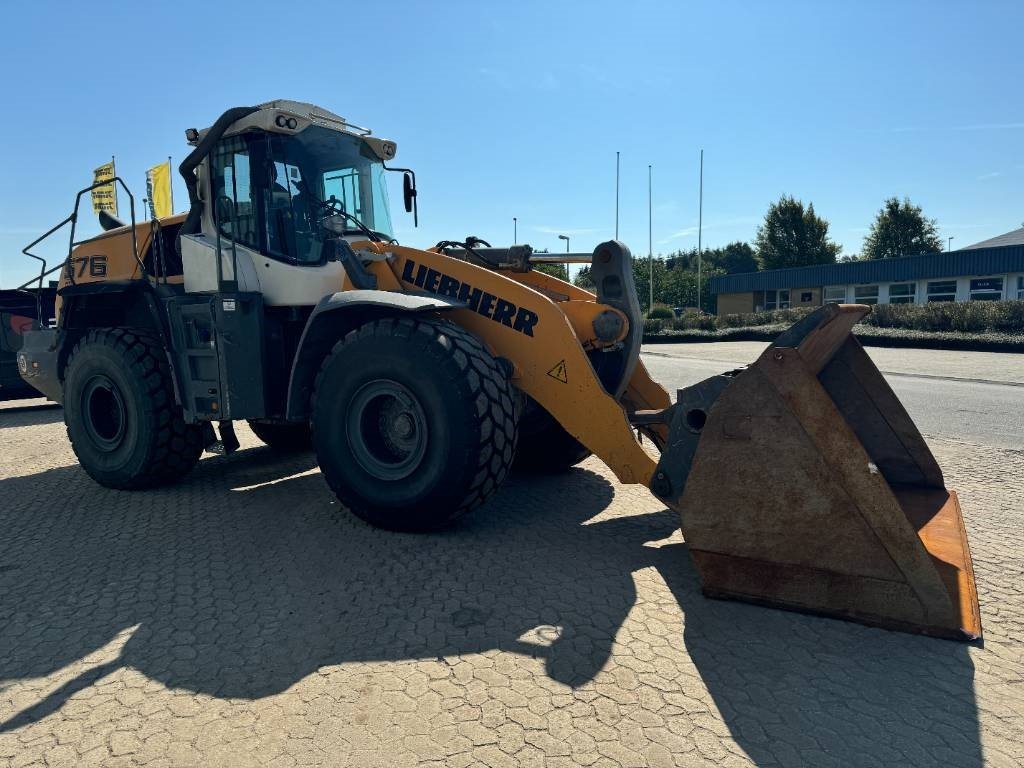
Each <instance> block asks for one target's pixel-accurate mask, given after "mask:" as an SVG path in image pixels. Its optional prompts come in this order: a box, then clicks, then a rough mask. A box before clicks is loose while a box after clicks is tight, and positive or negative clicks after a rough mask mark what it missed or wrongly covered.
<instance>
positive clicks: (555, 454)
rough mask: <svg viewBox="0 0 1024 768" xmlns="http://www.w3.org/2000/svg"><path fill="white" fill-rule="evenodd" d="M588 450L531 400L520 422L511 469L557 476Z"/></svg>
mask: <svg viewBox="0 0 1024 768" xmlns="http://www.w3.org/2000/svg"><path fill="white" fill-rule="evenodd" d="M589 457H590V450H589V449H588V448H587V447H586V446H585V445H583V443H581V442H580V441H579V440H577V439H576V438H575V437H573V436H572V435H570V434H569V433H568V432H566V431H565V429H564V428H563V427H562V425H561V424H559V423H558V422H557V421H555V418H554V417H553V416H552V415H551V414H550V413H548V412H547V411H546V410H544V408H543V407H541V406H540V405H538V404H537V403H536V402H535V401H533V400H532V399H530V400H527V406H526V410H525V411H524V413H523V418H522V419H521V420H520V422H519V444H518V447H517V448H516V460H515V465H514V468H515V470H516V471H517V472H536V473H546V474H557V473H560V472H568V471H569V470H570V469H572V468H573V467H574V466H576V465H577V464H579V463H580V462H581V461H583V460H584V459H587V458H589Z"/></svg>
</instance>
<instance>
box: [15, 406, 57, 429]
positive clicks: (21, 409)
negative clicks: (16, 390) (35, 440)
mask: <svg viewBox="0 0 1024 768" xmlns="http://www.w3.org/2000/svg"><path fill="white" fill-rule="evenodd" d="M63 421H64V409H63V408H61V407H60V406H59V405H57V403H50V402H42V401H39V400H10V401H8V402H0V430H4V429H6V428H8V427H32V426H42V425H44V424H57V423H59V422H63Z"/></svg>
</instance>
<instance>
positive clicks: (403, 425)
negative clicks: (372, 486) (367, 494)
mask: <svg viewBox="0 0 1024 768" xmlns="http://www.w3.org/2000/svg"><path fill="white" fill-rule="evenodd" d="M346 421H347V424H346V433H347V437H348V443H349V447H350V448H351V449H352V454H353V455H354V456H355V459H356V461H357V462H358V463H359V466H361V467H362V468H363V469H364V470H366V472H368V473H369V474H370V475H372V476H373V477H376V478H378V479H380V480H402V479H403V478H406V477H408V476H409V475H411V474H412V473H413V471H415V469H416V468H417V467H418V466H419V464H420V462H421V461H422V460H423V456H424V454H425V453H426V452H427V441H428V438H429V434H428V431H427V418H426V416H425V415H424V413H423V408H422V407H421V406H420V403H419V401H418V400H417V399H416V397H415V396H414V395H413V394H412V393H411V392H410V391H409V390H408V389H406V388H405V387H404V386H402V385H401V384H399V383H398V382H397V381H392V380H390V379H377V380H375V381H371V382H368V383H366V384H364V385H363V386H362V387H360V388H359V391H358V392H356V394H355V397H353V398H352V404H351V406H350V407H349V409H348V414H347V420H346Z"/></svg>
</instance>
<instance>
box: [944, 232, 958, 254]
mask: <svg viewBox="0 0 1024 768" xmlns="http://www.w3.org/2000/svg"><path fill="white" fill-rule="evenodd" d="M954 237H956V235H950V236H949V237H947V238H946V250H947V251H951V250H953V238H954Z"/></svg>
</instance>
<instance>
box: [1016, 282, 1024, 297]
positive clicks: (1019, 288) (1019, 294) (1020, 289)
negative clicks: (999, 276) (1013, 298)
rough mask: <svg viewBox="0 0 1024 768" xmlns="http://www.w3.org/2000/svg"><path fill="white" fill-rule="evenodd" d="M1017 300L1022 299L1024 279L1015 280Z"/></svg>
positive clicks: (1023, 295)
mask: <svg viewBox="0 0 1024 768" xmlns="http://www.w3.org/2000/svg"><path fill="white" fill-rule="evenodd" d="M1017 298H1018V299H1024V277H1018V278H1017Z"/></svg>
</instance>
